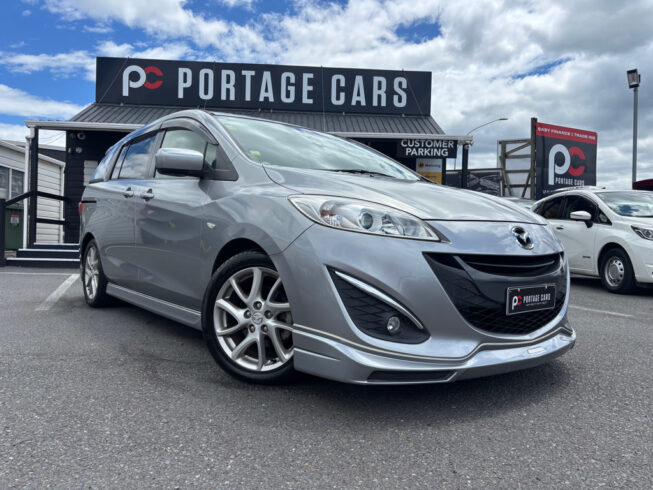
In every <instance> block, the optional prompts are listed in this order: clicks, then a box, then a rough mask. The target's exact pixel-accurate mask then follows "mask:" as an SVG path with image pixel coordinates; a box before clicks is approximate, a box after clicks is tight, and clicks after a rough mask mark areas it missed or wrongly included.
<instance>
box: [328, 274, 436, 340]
mask: <svg viewBox="0 0 653 490" xmlns="http://www.w3.org/2000/svg"><path fill="white" fill-rule="evenodd" d="M329 272H330V273H331V278H332V279H333V283H334V284H335V286H336V289H337V290H338V294H339V295H340V299H342V302H343V303H344V305H345V308H346V309H347V313H348V314H349V317H350V318H351V320H352V321H353V322H354V324H355V325H356V326H357V327H358V328H359V329H360V330H362V331H363V332H365V333H366V334H368V335H370V336H372V337H375V338H378V339H383V340H392V341H393V342H402V343H408V344H417V343H420V342H423V341H425V340H426V339H427V338H428V334H427V333H426V332H424V330H420V329H419V328H418V327H417V326H415V324H414V323H413V322H412V321H411V320H409V319H408V318H407V317H406V316H405V315H402V314H401V313H399V312H398V311H397V310H395V309H394V308H393V307H392V306H390V305H388V304H386V303H384V302H383V301H380V300H378V299H376V298H375V297H373V296H370V295H369V294H367V293H365V292H363V291H361V290H360V289H358V288H357V287H355V286H353V285H351V284H349V283H348V282H347V281H345V280H343V279H341V278H340V277H338V275H337V274H336V273H335V272H334V271H329ZM393 316H396V317H398V318H399V321H400V322H401V325H402V327H401V330H400V332H398V333H397V334H394V335H392V334H390V333H389V332H388V330H387V328H386V325H387V323H388V319H389V318H390V317H393Z"/></svg>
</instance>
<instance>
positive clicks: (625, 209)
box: [596, 191, 653, 218]
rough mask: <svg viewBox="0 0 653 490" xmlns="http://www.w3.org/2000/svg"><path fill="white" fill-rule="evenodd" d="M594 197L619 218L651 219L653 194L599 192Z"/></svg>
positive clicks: (642, 192) (644, 192) (652, 214)
mask: <svg viewBox="0 0 653 490" xmlns="http://www.w3.org/2000/svg"><path fill="white" fill-rule="evenodd" d="M596 195H597V196H599V197H600V198H601V199H602V200H603V202H605V203H606V204H607V205H608V207H609V208H610V209H612V210H613V211H614V212H615V213H617V214H620V215H621V216H632V217H637V218H653V192H646V191H639V192H638V191H626V192H600V193H597V194H596Z"/></svg>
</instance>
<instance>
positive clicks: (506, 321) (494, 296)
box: [425, 254, 567, 335]
mask: <svg viewBox="0 0 653 490" xmlns="http://www.w3.org/2000/svg"><path fill="white" fill-rule="evenodd" d="M425 256H426V258H427V261H428V263H429V265H430V266H431V268H432V269H433V271H434V272H435V274H436V276H437V277H438V280H439V281H440V284H442V287H443V288H444V290H445V291H446V293H447V295H448V296H449V298H450V299H451V301H452V302H453V304H454V305H455V306H456V308H457V309H458V312H459V313H460V314H461V315H462V317H463V318H464V319H465V320H467V321H468V322H469V323H470V324H472V325H473V326H474V327H476V328H478V329H480V330H484V331H487V332H490V333H498V334H513V335H525V334H529V333H531V332H534V331H535V330H538V329H539V328H542V327H543V326H544V325H546V324H547V323H549V322H550V321H552V320H553V319H554V318H555V317H556V316H557V315H558V314H559V313H560V311H561V310H562V307H563V305H564V301H565V296H566V286H567V281H566V273H565V271H564V257H563V255H562V254H554V255H544V256H533V257H522V256H491V255H485V256H483V255H452V254H425ZM539 284H555V286H556V304H555V307H554V308H552V309H549V310H540V311H531V312H527V313H520V314H516V315H506V292H507V289H508V288H509V287H518V286H521V287H526V286H534V285H539Z"/></svg>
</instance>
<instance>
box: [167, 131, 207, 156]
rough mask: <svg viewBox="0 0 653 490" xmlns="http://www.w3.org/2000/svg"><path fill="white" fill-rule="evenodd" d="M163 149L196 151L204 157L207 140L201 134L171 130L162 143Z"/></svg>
mask: <svg viewBox="0 0 653 490" xmlns="http://www.w3.org/2000/svg"><path fill="white" fill-rule="evenodd" d="M161 148H181V149H183V150H195V151H199V152H200V153H201V154H202V155H204V149H205V148H206V140H205V139H204V138H202V137H201V136H200V135H199V134H197V133H194V132H192V131H189V130H187V129H169V130H168V131H166V134H165V136H164V137H163V142H162V143H161Z"/></svg>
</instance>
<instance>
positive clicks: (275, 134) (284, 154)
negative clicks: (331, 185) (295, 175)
mask: <svg viewBox="0 0 653 490" xmlns="http://www.w3.org/2000/svg"><path fill="white" fill-rule="evenodd" d="M217 119H218V121H220V123H221V124H222V125H223V126H224V128H225V129H226V130H227V132H228V133H229V134H230V135H231V137H232V138H233V139H234V140H235V141H236V143H238V145H239V146H240V148H241V149H242V150H243V152H244V153H245V154H246V155H247V156H248V157H249V158H250V160H254V161H255V162H259V163H260V164H261V165H275V166H282V167H295V168H307V169H315V170H331V171H349V172H361V171H362V172H372V173H379V174H383V175H387V176H388V177H394V178H396V179H403V180H418V179H419V177H417V176H416V175H415V174H414V173H413V172H411V171H410V170H408V169H407V168H406V167H404V166H403V165H401V164H400V163H398V162H395V161H394V160H391V159H390V158H388V157H386V156H385V155H382V154H381V153H377V152H376V151H374V150H372V149H371V148H368V147H367V146H364V145H361V144H358V143H354V142H352V141H347V140H345V139H342V138H338V137H336V136H332V135H329V134H324V133H318V132H316V131H311V130H310V129H304V128H299V127H296V126H288V125H285V124H278V123H274V122H267V121H258V120H255V119H246V118H241V117H229V116H217Z"/></svg>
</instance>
